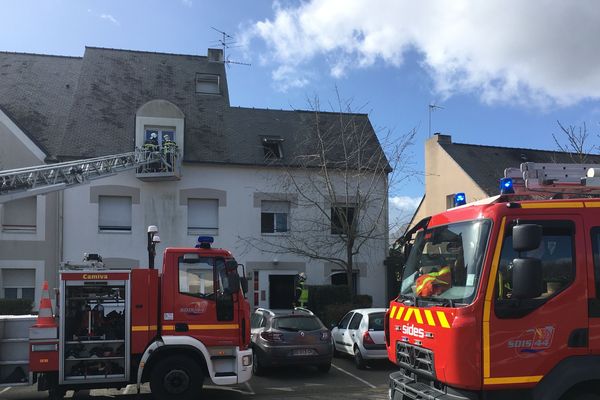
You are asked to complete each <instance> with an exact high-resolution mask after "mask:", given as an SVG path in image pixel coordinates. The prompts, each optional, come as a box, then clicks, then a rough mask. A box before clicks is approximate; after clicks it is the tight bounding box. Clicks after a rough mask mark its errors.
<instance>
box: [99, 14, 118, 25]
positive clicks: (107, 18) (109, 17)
mask: <svg viewBox="0 0 600 400" xmlns="http://www.w3.org/2000/svg"><path fill="white" fill-rule="evenodd" d="M100 18H102V19H105V20H107V21H110V22H112V23H113V24H115V25H120V24H119V21H117V19H116V18H115V17H113V16H112V15H110V14H102V15H100Z"/></svg>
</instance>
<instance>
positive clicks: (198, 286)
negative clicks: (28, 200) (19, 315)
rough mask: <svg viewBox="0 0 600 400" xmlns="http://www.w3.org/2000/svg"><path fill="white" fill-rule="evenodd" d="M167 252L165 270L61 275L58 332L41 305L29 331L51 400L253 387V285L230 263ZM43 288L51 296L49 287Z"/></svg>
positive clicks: (38, 373)
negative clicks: (72, 393)
mask: <svg viewBox="0 0 600 400" xmlns="http://www.w3.org/2000/svg"><path fill="white" fill-rule="evenodd" d="M211 242H212V238H211V237H201V238H199V243H198V245H196V247H193V248H167V249H166V250H165V252H164V261H163V266H162V271H161V272H160V273H159V271H158V270H156V269H150V268H134V269H132V270H123V271H119V270H110V269H104V268H102V262H101V257H99V256H98V255H88V256H87V261H88V262H87V265H85V266H83V268H82V267H81V266H77V267H73V266H71V267H69V268H67V269H63V270H61V271H60V274H59V275H60V278H59V280H60V288H59V290H58V293H59V296H58V299H57V300H58V302H57V304H58V311H57V314H58V317H57V318H56V320H57V321H58V326H57V325H56V324H55V318H54V317H53V316H52V313H51V312H49V311H48V310H47V309H46V308H47V307H50V303H49V302H48V303H46V304H44V300H42V304H41V305H40V314H39V317H38V322H37V323H36V324H35V325H34V326H33V327H31V328H30V343H29V350H30V351H29V371H30V374H31V375H32V376H33V377H34V380H37V382H38V389H39V390H49V391H50V397H51V398H53V399H59V398H62V397H63V395H64V393H65V391H66V390H68V389H73V390H79V389H84V388H111V387H114V388H120V387H124V386H126V385H127V384H131V383H133V384H137V385H138V392H139V386H140V384H141V383H143V382H150V388H151V391H152V394H153V395H154V396H155V398H157V399H159V400H167V399H168V400H171V399H193V398H197V397H198V396H199V394H200V390H201V389H202V384H203V381H204V380H205V379H209V380H211V381H212V382H213V383H214V384H216V385H231V384H238V383H242V382H245V381H247V380H249V379H250V377H251V371H252V351H251V350H250V349H249V340H250V323H249V316H250V308H249V304H248V302H247V300H246V299H245V297H244V291H245V290H246V289H247V287H246V286H247V284H246V282H245V281H244V278H240V276H239V274H238V264H237V262H236V261H235V259H234V258H233V256H232V254H231V253H230V252H229V251H227V250H223V249H215V248H211V246H210V243H211ZM46 289H47V288H46Z"/></svg>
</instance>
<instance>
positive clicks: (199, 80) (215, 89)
mask: <svg viewBox="0 0 600 400" xmlns="http://www.w3.org/2000/svg"><path fill="white" fill-rule="evenodd" d="M219 78H220V77H219V75H213V74H196V93H205V94H221V88H220V86H219V81H220V79H219Z"/></svg>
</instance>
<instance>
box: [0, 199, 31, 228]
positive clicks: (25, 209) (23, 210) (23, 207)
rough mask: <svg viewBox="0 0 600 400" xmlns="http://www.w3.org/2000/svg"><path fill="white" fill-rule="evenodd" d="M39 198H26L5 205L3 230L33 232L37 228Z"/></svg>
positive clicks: (3, 209)
mask: <svg viewBox="0 0 600 400" xmlns="http://www.w3.org/2000/svg"><path fill="white" fill-rule="evenodd" d="M36 211H37V198H36V197H35V196H31V197H26V198H24V199H20V200H13V201H9V202H7V203H4V206H3V208H2V230H3V231H16V232H32V231H35V228H36V215H37V213H36Z"/></svg>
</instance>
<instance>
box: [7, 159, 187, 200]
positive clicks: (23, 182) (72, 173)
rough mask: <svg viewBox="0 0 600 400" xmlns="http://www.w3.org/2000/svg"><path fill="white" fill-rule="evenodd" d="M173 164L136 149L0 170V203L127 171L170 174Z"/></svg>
mask: <svg viewBox="0 0 600 400" xmlns="http://www.w3.org/2000/svg"><path fill="white" fill-rule="evenodd" d="M175 162H176V157H175V156H170V157H167V155H165V154H163V153H162V152H160V151H148V150H144V149H139V148H136V149H135V151H132V152H128V153H121V154H114V155H108V156H102V157H95V158H88V159H84V160H76V161H67V162H62V163H56V164H45V165H37V166H32V167H24V168H17V169H11V170H5V171H0V203H5V202H8V201H12V200H17V199H21V198H25V197H29V196H37V195H41V194H46V193H50V192H54V191H58V190H63V189H65V188H67V187H70V186H76V185H84V184H87V183H89V182H90V181H92V180H95V179H100V178H106V177H109V176H112V175H115V174H117V173H119V172H122V171H126V170H130V169H137V172H138V173H144V172H152V171H153V170H154V169H151V168H149V167H151V166H155V165H160V166H161V167H162V168H163V169H164V170H166V171H169V170H170V171H173V170H174V168H176V167H175Z"/></svg>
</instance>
